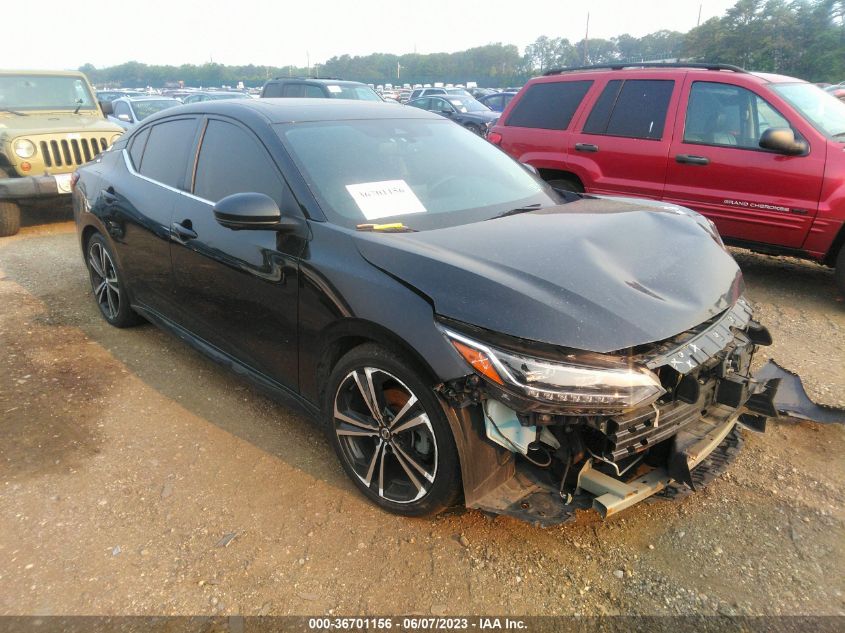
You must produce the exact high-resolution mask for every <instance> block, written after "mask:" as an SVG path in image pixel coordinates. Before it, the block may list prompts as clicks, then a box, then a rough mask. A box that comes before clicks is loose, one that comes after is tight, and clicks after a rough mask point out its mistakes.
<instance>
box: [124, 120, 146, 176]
mask: <svg viewBox="0 0 845 633" xmlns="http://www.w3.org/2000/svg"><path fill="white" fill-rule="evenodd" d="M149 135H150V128H148V127H147V128H144V129H143V130H141V131H140V132H138V133H137V134H136V135H135V138H133V139H132V144H131V145H130V146H129V158H130V160H131V161H132V166H133V167H134V168H135V169H136V170H138V169H139V168H140V167H141V156H143V155H144V145H146V144H147V137H148V136H149Z"/></svg>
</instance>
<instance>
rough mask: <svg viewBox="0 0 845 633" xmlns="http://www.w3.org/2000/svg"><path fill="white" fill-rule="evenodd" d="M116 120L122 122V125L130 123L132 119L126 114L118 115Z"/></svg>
mask: <svg viewBox="0 0 845 633" xmlns="http://www.w3.org/2000/svg"><path fill="white" fill-rule="evenodd" d="M117 119H118V121H123V122H124V123H132V119H131V117H130V116H129V115H128V114H118V115H117Z"/></svg>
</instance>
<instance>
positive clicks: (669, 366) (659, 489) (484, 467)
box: [441, 299, 778, 525]
mask: <svg viewBox="0 0 845 633" xmlns="http://www.w3.org/2000/svg"><path fill="white" fill-rule="evenodd" d="M751 316H752V314H751V308H750V306H749V305H748V303H747V302H746V301H745V300H744V299H740V300H739V301H737V303H736V304H734V306H732V307H731V308H730V309H728V310H726V311H725V312H723V313H722V314H721V315H719V316H718V317H716V318H715V319H713V320H711V321H710V322H708V323H705V324H702V326H699V327H698V328H695V329H693V330H691V331H688V332H685V333H683V334H681V335H678V336H676V337H673V338H672V339H671V340H668V341H662V342H660V343H658V344H654V345H650V346H647V347H646V348H644V349H634V350H630V354H629V356H628V358H629V359H630V362H632V363H635V364H637V365H640V366H644V367H647V368H648V369H649V370H651V371H653V372H654V373H655V374H656V375H658V376H659V378H660V381H661V383H662V385H663V387H664V389H665V390H666V393H665V394H664V395H663V396H662V397H661V398H660V399H659V400H658V401H656V402H653V403H651V404H649V405H647V406H642V407H639V408H636V409H634V410H631V411H626V412H624V413H618V414H599V415H596V414H590V413H589V412H586V413H585V412H584V411H579V412H576V413H574V414H573V408H572V407H571V406H569V407H557V408H555V407H554V406H553V405H549V404H548V403H543V404H542V405H539V404H538V403H537V402H535V401H530V400H528V399H525V398H524V396H522V395H519V394H514V393H513V392H512V391H510V390H508V389H507V387H506V386H504V387H503V386H502V385H494V384H491V383H490V382H489V381H485V380H478V379H477V378H478V377H477V376H471V377H470V379H468V380H466V381H464V382H461V381H453V382H452V383H451V384H447V385H444V386H443V387H442V388H441V395H443V396H444V398H446V399H447V400H448V401H449V402H450V403H451V404H452V406H453V407H460V408H463V409H466V410H470V411H472V412H473V414H472V415H469V416H467V417H468V418H472V417H473V416H474V417H475V418H476V420H475V422H474V424H475V426H476V428H477V429H478V432H477V434H478V435H481V434H482V433H483V435H484V436H485V437H484V440H483V441H484V442H486V443H487V444H488V446H487V447H485V449H484V451H482V452H481V453H480V454H479V463H477V464H474V465H473V464H470V465H469V466H468V467H467V469H465V472H464V474H465V479H466V478H467V476H468V479H469V481H470V483H471V484H472V483H474V482H481V483H480V485H478V486H476V487H474V488H473V487H472V486H470V487H467V486H465V493H466V504H467V506H469V507H474V508H478V509H482V510H486V511H491V512H495V513H498V514H506V515H511V516H514V517H518V518H520V519H523V520H527V521H529V522H532V523H536V524H541V525H553V524H558V523H563V522H566V521H568V520H570V519H572V518H574V516H575V511H576V510H578V509H586V508H593V509H594V510H596V511H597V512H598V513H599V514H600V515H601V516H602V517H603V518H605V517H608V516H612V515H614V514H616V513H618V512H620V511H621V510H624V509H626V508H628V507H630V506H631V505H634V504H635V503H638V502H640V501H642V500H644V499H647V498H649V497H653V496H655V495H660V496H664V497H669V498H675V497H678V496H679V495H682V494H684V493H685V492H687V491H692V490H695V489H697V488H700V487H701V486H703V485H706V483H708V482H709V481H710V480H711V479H712V478H713V477H714V476H715V474H718V473H719V472H722V471H723V470H724V468H725V467H726V465H727V464H728V463H729V462H730V461H731V460H732V459H733V457H734V456H735V455H736V452H737V450H736V449H737V448H738V445H739V442H740V441H741V438H740V437H739V434H738V431H737V429H736V426H737V424H738V423H741V424H743V425H745V426H747V427H749V428H752V429H754V430H757V431H762V430H764V429H765V421H766V418H768V417H774V416H776V415H777V412H776V411H775V408H774V405H773V403H772V400H773V398H774V395H775V392H776V390H777V384H778V383H777V380H770V381H766V382H758V381H755V380H754V379H753V378H752V377H751V373H750V364H751V358H752V356H753V354H754V352H755V350H756V349H757V347H758V346H759V345H768V344H770V343H771V337H770V336H769V334H768V332H767V331H766V330H765V328H763V327H762V326H760V325H759V324H758V323H756V322H755V321H753V320H752V318H751ZM491 443H492V444H495V445H496V458H495V459H491V458H490V457H489V453H490V448H489V444H491ZM481 455H487V457H486V458H482V457H481ZM471 460H472V457H470V461H471ZM473 468H474V469H475V470H476V471H482V472H472V470H473ZM467 470H469V471H470V472H466V471H467ZM699 470H700V471H701V472H700V474H699V473H698V472H697V471H699ZM484 471H486V472H484ZM714 473H715V474H714ZM705 475H706V476H705ZM465 483H466V482H465Z"/></svg>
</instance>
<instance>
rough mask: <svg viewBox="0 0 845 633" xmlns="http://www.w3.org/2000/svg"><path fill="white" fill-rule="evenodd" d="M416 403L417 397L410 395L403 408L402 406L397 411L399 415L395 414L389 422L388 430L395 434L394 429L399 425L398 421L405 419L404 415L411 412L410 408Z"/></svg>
mask: <svg viewBox="0 0 845 633" xmlns="http://www.w3.org/2000/svg"><path fill="white" fill-rule="evenodd" d="M416 403H417V397H416V396H415V395H414V394H411V397H410V398H408V402H406V403H405V406H403V407H402V408H401V409H400V410H399V413H397V414H396V415H395V416H394V418H393V419H392V420H391V421H390V425H389V428H390V430H391V431H393V432H394V433H395V432H396V429H395V428H394V427H395V426H396V425H397V424H399V422H400V420H402V418H403V417H405V414H406V413H408V411H410V410H411V407H413V406H414V405H415V404H416Z"/></svg>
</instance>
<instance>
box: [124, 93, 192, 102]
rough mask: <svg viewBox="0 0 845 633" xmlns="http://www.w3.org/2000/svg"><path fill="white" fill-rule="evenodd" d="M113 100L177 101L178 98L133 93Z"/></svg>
mask: <svg viewBox="0 0 845 633" xmlns="http://www.w3.org/2000/svg"><path fill="white" fill-rule="evenodd" d="M115 101H132V102H133V103H134V102H135V101H179V99H174V98H173V97H167V96H165V95H138V96H137V97H136V96H134V95H125V96H123V97H120V98H118V99H115Z"/></svg>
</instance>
